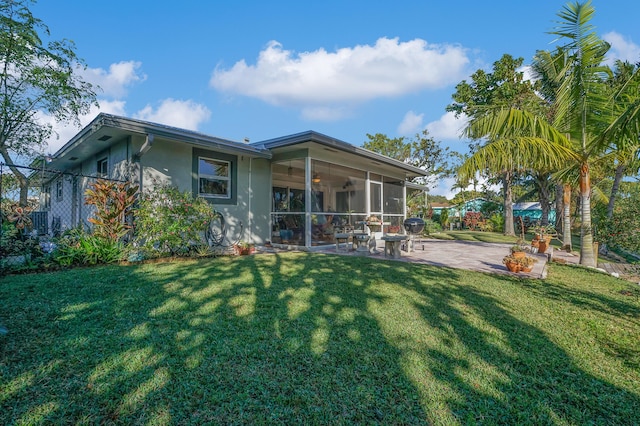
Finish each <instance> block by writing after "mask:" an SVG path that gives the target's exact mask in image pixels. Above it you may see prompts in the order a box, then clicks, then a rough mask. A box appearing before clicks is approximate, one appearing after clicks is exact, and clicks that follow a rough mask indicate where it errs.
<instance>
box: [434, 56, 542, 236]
mask: <svg viewBox="0 0 640 426" xmlns="http://www.w3.org/2000/svg"><path fill="white" fill-rule="evenodd" d="M523 61H524V59H523V58H514V57H512V56H511V55H508V54H505V55H503V56H502V57H501V58H500V60H498V61H496V62H494V64H493V70H492V72H490V73H487V72H485V71H484V70H478V71H476V72H475V73H474V74H473V75H472V77H471V79H472V81H471V83H467V82H466V81H462V82H461V83H459V84H458V85H457V86H456V93H454V94H453V99H454V103H452V104H451V105H449V106H447V111H452V112H454V113H455V114H456V116H460V115H462V114H464V115H466V116H467V117H469V119H470V120H471V121H472V122H473V121H474V120H477V119H479V118H481V117H483V116H485V115H486V114H487V113H489V112H490V111H492V110H493V109H496V108H517V109H527V110H531V111H538V110H540V109H542V102H540V98H539V97H538V96H537V95H536V92H535V87H534V85H533V84H532V82H531V81H529V80H527V79H525V78H524V73H523V72H522V71H520V68H521V66H522V64H523ZM466 135H467V136H469V137H470V138H471V140H472V142H471V144H470V146H471V152H472V155H471V156H467V157H465V158H463V159H462V160H463V161H462V163H461V164H462V165H461V166H459V167H458V170H457V174H458V176H457V177H458V181H459V185H460V186H462V187H466V186H467V183H468V182H470V181H474V182H475V181H476V180H477V177H478V174H480V175H482V176H485V177H487V178H497V179H498V180H499V181H500V182H501V183H502V196H503V209H502V212H503V214H504V218H505V224H504V233H505V234H506V235H515V230H514V222H513V194H512V185H513V182H514V180H515V179H516V177H517V175H518V173H520V172H522V171H523V170H524V169H525V168H526V167H527V166H529V165H530V162H529V159H528V158H527V157H526V156H523V154H525V153H526V151H525V152H523V151H520V150H519V146H518V145H517V144H515V145H512V144H511V143H510V141H509V140H506V139H505V140H502V141H500V142H498V141H494V140H493V139H496V138H498V139H499V136H497V135H489V136H490V137H489V140H488V141H487V142H488V144H493V143H499V144H501V146H500V149H499V150H496V149H492V148H491V147H490V148H489V150H488V151H487V149H486V146H487V143H484V144H483V143H482V142H479V141H480V140H481V139H483V138H484V137H485V136H487V135H486V134H474V133H473V132H467V133H466ZM496 148H497V146H496ZM534 158H535V157H534ZM474 189H475V188H474Z"/></svg>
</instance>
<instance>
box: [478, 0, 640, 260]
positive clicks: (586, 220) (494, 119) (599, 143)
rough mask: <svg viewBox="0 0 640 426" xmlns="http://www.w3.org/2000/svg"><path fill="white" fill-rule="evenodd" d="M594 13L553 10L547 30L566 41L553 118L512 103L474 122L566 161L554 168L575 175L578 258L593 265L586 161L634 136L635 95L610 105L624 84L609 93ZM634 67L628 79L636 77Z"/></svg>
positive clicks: (582, 6) (578, 7)
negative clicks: (554, 19) (555, 21)
mask: <svg viewBox="0 0 640 426" xmlns="http://www.w3.org/2000/svg"><path fill="white" fill-rule="evenodd" d="M593 14H594V8H593V6H592V5H591V2H590V1H587V2H586V3H569V4H567V5H566V6H565V7H564V8H563V10H562V11H561V12H560V13H559V14H558V16H559V17H560V18H561V22H560V24H559V26H558V28H557V29H556V30H555V31H554V32H553V33H552V34H554V35H557V36H558V37H559V38H560V40H565V41H566V44H564V45H563V46H561V47H560V50H561V51H562V52H563V54H562V55H557V60H558V61H561V62H560V63H561V67H560V69H561V72H559V73H558V79H557V83H558V84H557V89H556V91H555V93H554V98H553V108H554V116H553V122H549V121H547V120H546V119H545V118H544V117H543V116H541V115H534V114H530V113H527V112H525V111H521V110H517V109H509V110H502V111H494V112H493V113H492V114H491V115H489V116H487V117H486V118H485V119H483V120H481V121H479V122H477V123H474V125H475V126H477V127H476V128H475V131H476V132H477V134H484V135H489V136H493V137H496V136H499V137H501V138H513V139H514V140H516V141H518V142H519V143H522V144H526V145H530V146H538V147H540V148H543V147H544V146H546V148H543V149H541V150H540V154H541V155H543V156H547V157H548V161H550V162H553V161H554V160H555V161H557V160H560V161H562V160H564V161H566V163H567V167H565V168H564V169H563V170H561V172H560V173H559V174H560V176H561V177H563V178H564V179H563V180H565V181H567V180H568V177H569V176H571V175H572V174H577V175H578V181H579V188H580V213H581V223H580V227H581V229H580V231H581V232H580V239H581V251H580V263H581V264H582V265H585V266H595V257H594V253H593V230H592V222H591V195H592V185H591V166H592V164H593V162H594V161H595V160H597V159H600V158H601V157H602V155H603V154H604V153H605V152H607V150H608V149H610V148H611V147H612V145H613V141H615V144H616V149H623V148H624V147H625V146H626V145H627V144H628V143H629V141H632V140H633V138H634V137H635V138H637V135H638V129H639V121H640V120H639V116H640V99H637V98H636V99H634V100H633V101H632V102H628V103H627V104H626V105H625V108H623V110H622V111H621V110H619V109H618V108H617V107H616V106H615V99H616V98H619V97H620V96H621V95H622V94H624V93H627V92H626V90H633V87H634V85H633V84H627V85H625V87H624V88H623V89H622V90H621V91H620V92H618V93H617V94H616V96H614V97H612V96H608V95H609V94H610V91H609V90H607V86H606V84H605V83H606V81H607V78H608V76H609V75H610V74H611V73H610V69H609V68H608V67H605V66H603V65H602V64H603V61H604V57H605V54H606V52H607V50H608V48H609V45H608V44H607V43H606V42H604V41H603V40H601V39H600V38H598V37H597V36H596V34H595V32H594V29H593V27H592V26H591V25H590V24H589V22H590V20H591V18H592V17H593ZM638 79H640V75H639V73H638V72H637V71H636V72H634V73H633V75H632V76H631V77H630V81H638Z"/></svg>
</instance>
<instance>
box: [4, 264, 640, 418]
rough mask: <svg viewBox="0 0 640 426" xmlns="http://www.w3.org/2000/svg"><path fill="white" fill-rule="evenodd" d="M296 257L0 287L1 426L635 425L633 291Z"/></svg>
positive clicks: (576, 274)
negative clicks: (0, 328) (2, 328)
mask: <svg viewBox="0 0 640 426" xmlns="http://www.w3.org/2000/svg"><path fill="white" fill-rule="evenodd" d="M639 290H640V289H639V287H638V286H637V285H636V284H632V283H628V282H624V281H620V280H616V279H614V278H612V277H609V276H606V275H604V274H600V273H597V272H592V271H588V270H584V269H580V268H576V267H568V266H562V265H550V270H549V277H548V279H547V280H545V281H542V280H527V279H522V278H517V277H510V276H497V275H496V276H492V275H486V274H479V273H472V272H465V271H459V270H453V269H446V268H437V267H431V266H426V265H412V264H408V263H400V262H387V261H381V260H380V259H371V258H359V257H346V256H332V255H323V254H304V253H290V254H282V255H256V256H241V257H223V258H216V259H203V260H188V261H184V262H176V263H158V264H147V265H136V266H108V267H98V268H87V269H75V270H70V271H64V272H56V273H48V274H40V275H21V276H10V277H5V278H2V279H0V323H3V324H4V325H6V326H7V328H8V329H9V333H8V334H7V335H4V336H2V335H0V424H63V423H64V424H103V423H106V424H112V423H117V424H207V423H210V424H211V423H213V424H238V423H242V424H264V423H271V424H273V423H281V424H293V423H298V424H299V423H305V424H319V423H332V424H337V423H340V424H354V423H359V424H367V425H368V424H459V423H462V424H467V423H485V424H495V423H501V424H505V423H506V424H535V425H539V424H587V423H595V424H638V423H640V410H639V409H638V407H640V387H638V383H640V291H639Z"/></svg>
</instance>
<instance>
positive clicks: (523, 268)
mask: <svg viewBox="0 0 640 426" xmlns="http://www.w3.org/2000/svg"><path fill="white" fill-rule="evenodd" d="M520 270H521V271H522V272H531V271H533V266H527V267H525V266H523V267H522V269H520Z"/></svg>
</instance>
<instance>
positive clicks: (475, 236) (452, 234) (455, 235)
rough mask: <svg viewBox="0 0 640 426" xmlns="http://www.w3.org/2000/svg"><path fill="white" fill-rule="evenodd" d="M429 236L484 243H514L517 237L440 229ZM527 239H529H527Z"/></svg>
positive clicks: (494, 233)
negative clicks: (440, 230)
mask: <svg viewBox="0 0 640 426" xmlns="http://www.w3.org/2000/svg"><path fill="white" fill-rule="evenodd" d="M429 237H430V238H436V239H439V240H463V241H481V242H484V243H509V244H515V243H516V242H517V241H518V237H512V236H508V235H503V234H502V233H499V232H481V231H469V230H464V231H442V232H437V233H433V234H431V235H430V236H429ZM529 241H531V240H530V239H529Z"/></svg>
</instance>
